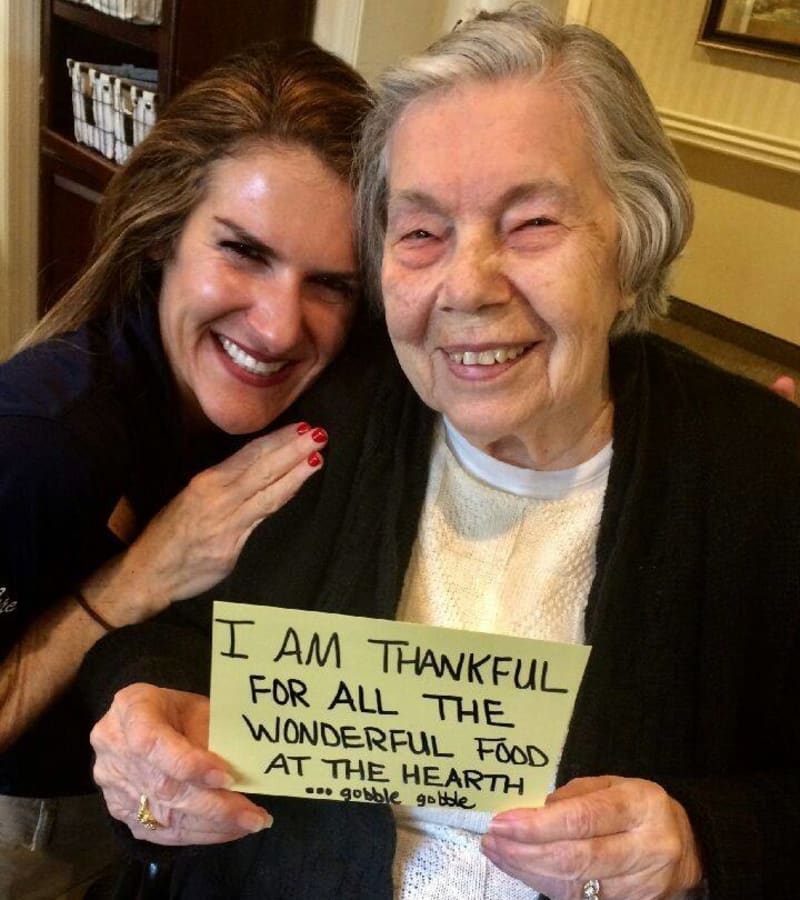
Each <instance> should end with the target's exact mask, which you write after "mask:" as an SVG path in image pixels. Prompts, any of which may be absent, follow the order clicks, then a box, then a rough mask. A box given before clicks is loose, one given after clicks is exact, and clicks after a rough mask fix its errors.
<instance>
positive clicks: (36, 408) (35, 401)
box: [0, 316, 167, 461]
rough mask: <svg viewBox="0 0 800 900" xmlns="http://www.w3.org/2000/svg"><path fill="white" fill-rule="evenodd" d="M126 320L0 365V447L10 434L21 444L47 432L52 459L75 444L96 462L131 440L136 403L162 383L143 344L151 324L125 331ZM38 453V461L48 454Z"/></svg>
mask: <svg viewBox="0 0 800 900" xmlns="http://www.w3.org/2000/svg"><path fill="white" fill-rule="evenodd" d="M130 319H131V317H128V319H127V320H125V321H122V322H119V323H116V322H114V321H112V320H111V319H110V318H109V319H102V320H98V321H94V322H90V323H87V324H86V325H84V326H83V327H82V328H80V329H78V330H77V331H74V332H71V333H69V334H65V335H62V336H59V337H56V338H51V339H50V340H47V341H45V342H43V343H41V344H37V345H35V346H33V347H30V348H28V349H26V350H23V351H21V352H20V353H18V354H16V355H15V356H13V357H12V358H11V359H9V360H8V361H7V362H5V363H3V364H2V365H0V444H2V443H5V442H7V440H8V437H7V436H8V434H9V432H11V431H13V432H14V434H15V437H16V438H17V439H20V440H25V441H28V440H30V441H35V440H36V439H37V438H40V437H41V435H42V434H43V433H45V432H50V434H51V435H53V441H54V446H53V448H52V449H53V452H55V451H56V450H57V449H58V450H61V449H63V447H64V445H65V444H68V443H75V442H76V443H77V444H81V445H83V449H84V452H87V453H89V454H91V455H93V456H94V457H95V458H96V461H98V460H99V461H103V460H107V459H108V457H109V455H111V456H113V453H114V450H115V448H118V447H121V446H123V445H124V444H125V443H126V441H127V440H129V438H130V435H129V431H130V429H131V425H130V422H129V419H130V418H131V412H132V411H133V410H139V409H140V408H142V407H143V406H144V404H143V402H142V400H141V397H142V396H143V395H144V394H145V393H147V392H148V391H149V390H150V388H151V387H152V386H153V384H155V383H159V384H161V385H162V390H163V383H164V382H166V381H167V377H166V375H165V374H164V373H163V372H161V371H156V364H155V362H154V361H153V360H154V358H157V354H156V353H155V352H154V351H153V350H152V349H151V348H150V347H148V344H147V341H148V340H150V341H151V342H152V338H153V336H152V331H153V327H154V325H153V323H152V321H147V322H146V321H145V317H142V318H141V321H140V322H135V323H133V327H131V324H132V323H131V321H129V320H130ZM150 319H152V316H151V317H150ZM132 397H136V398H137V401H136V403H135V404H134V403H132V402H131V398H132ZM26 421H27V422H28V427H27V428H26V427H25V425H24V423H25V422H26ZM27 435H30V438H28V437H27ZM38 450H39V452H38V453H37V456H38V455H40V454H41V453H46V452H47V447H40V448H38Z"/></svg>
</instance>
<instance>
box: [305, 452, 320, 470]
mask: <svg viewBox="0 0 800 900" xmlns="http://www.w3.org/2000/svg"><path fill="white" fill-rule="evenodd" d="M308 464H309V465H310V466H311V468H312V469H316V467H317V466H319V465H322V456H320V454H319V453H317V451H316V450H315V451H314V452H313V453H312V454H310V456H309V457H308Z"/></svg>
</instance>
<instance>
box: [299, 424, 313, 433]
mask: <svg viewBox="0 0 800 900" xmlns="http://www.w3.org/2000/svg"><path fill="white" fill-rule="evenodd" d="M310 430H311V426H310V425H309V424H308V422H301V423H300V424H299V425H298V426H297V433H298V434H305V433H306V432H307V431H310Z"/></svg>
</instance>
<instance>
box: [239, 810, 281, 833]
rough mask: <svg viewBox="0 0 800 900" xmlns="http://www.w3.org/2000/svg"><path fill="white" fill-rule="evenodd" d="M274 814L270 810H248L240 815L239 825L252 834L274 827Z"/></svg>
mask: <svg viewBox="0 0 800 900" xmlns="http://www.w3.org/2000/svg"><path fill="white" fill-rule="evenodd" d="M272 821H273V820H272V816H271V815H270V814H269V813H268V812H261V813H257V812H246V813H242V814H241V816H239V825H240V826H241V827H242V828H243V829H244V830H245V831H248V832H250V834H256V832H258V831H264V830H266V829H267V828H272Z"/></svg>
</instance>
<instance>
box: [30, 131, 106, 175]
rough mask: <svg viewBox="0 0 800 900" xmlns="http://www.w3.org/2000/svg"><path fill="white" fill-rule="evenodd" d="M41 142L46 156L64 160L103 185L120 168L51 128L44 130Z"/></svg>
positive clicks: (94, 151) (89, 148)
mask: <svg viewBox="0 0 800 900" xmlns="http://www.w3.org/2000/svg"><path fill="white" fill-rule="evenodd" d="M41 142H42V144H41V150H42V153H43V154H44V155H45V156H49V157H51V158H52V159H61V160H64V161H65V162H66V163H67V164H68V165H70V166H74V167H75V168H76V169H80V170H81V171H82V172H86V173H87V174H88V175H90V176H92V178H94V179H95V180H96V181H98V182H99V183H101V184H103V185H105V184H107V183H108V182H109V181H110V180H111V177H112V176H113V175H114V173H115V172H116V171H117V169H118V168H119V167H118V166H117V165H116V164H115V163H114V162H112V160H110V159H106V157H105V156H103V155H102V154H100V153H98V152H97V151H96V150H93V149H92V148H91V147H86V146H84V145H83V144H78V143H76V142H75V141H74V140H70V138H67V137H64V135H62V134H59V133H58V132H56V131H52V130H51V129H49V128H43V129H42V131H41Z"/></svg>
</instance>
